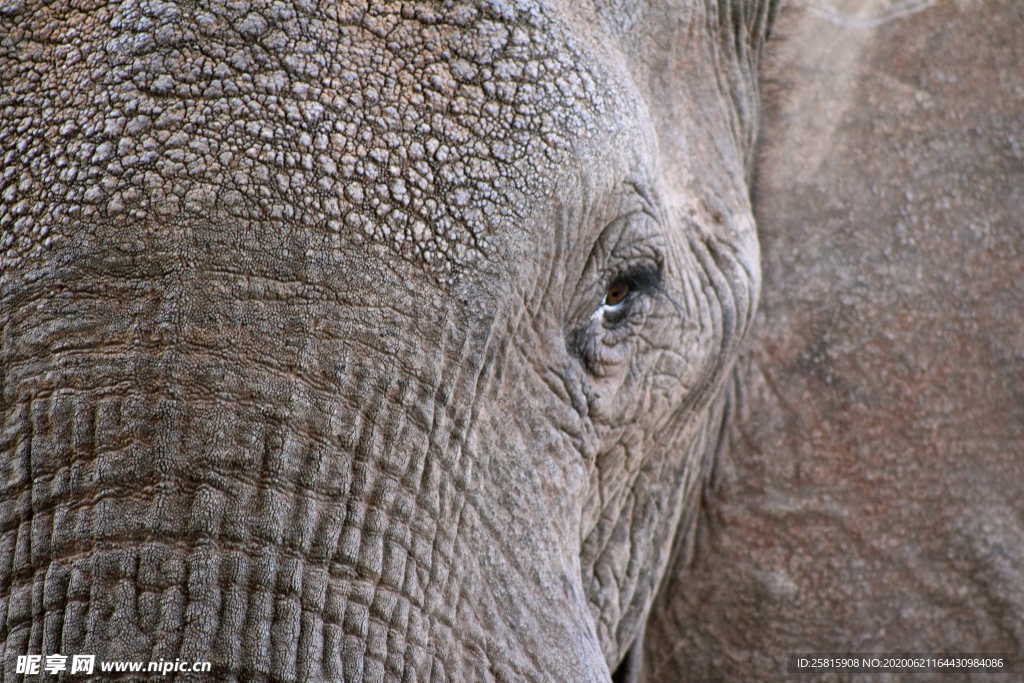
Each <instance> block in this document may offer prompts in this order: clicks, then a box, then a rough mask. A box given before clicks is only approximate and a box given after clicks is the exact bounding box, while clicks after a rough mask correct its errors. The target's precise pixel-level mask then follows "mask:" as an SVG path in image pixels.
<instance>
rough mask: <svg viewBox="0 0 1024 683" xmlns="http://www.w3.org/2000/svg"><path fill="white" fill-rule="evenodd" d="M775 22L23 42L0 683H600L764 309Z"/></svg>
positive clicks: (200, 31)
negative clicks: (113, 678)
mask: <svg viewBox="0 0 1024 683" xmlns="http://www.w3.org/2000/svg"><path fill="white" fill-rule="evenodd" d="M774 10H775V3H774V2H771V1H769V0H758V1H756V2H749V1H747V0H743V1H742V2H741V1H739V0H729V1H727V2H722V1H719V0H716V1H714V2H712V1H710V0H707V1H705V0H701V1H699V2H690V1H688V2H661V1H652V2H649V3H643V4H641V3H625V4H620V3H614V2H608V3H606V2H597V3H594V4H593V6H588V7H581V6H579V5H578V4H576V3H571V2H534V1H526V2H521V3H509V2H504V1H503V0H493V1H491V0H487V1H483V2H467V3H457V2H442V3H438V2H380V3H377V2H374V3H365V2H331V3H315V2H310V1H308V0H294V1H293V2H285V1H282V0H251V1H246V2H240V3H227V4H224V3H212V2H211V3H207V2H202V1H200V2H189V3H183V2H176V1H173V0H171V1H164V0H124V1H123V2H118V3H95V4H92V5H81V4H78V3H73V2H65V1H64V0H58V1H57V2H55V3H41V2H35V1H33V0H29V1H27V2H8V3H4V5H3V9H2V12H3V19H2V21H3V24H2V26H3V28H2V29H0V30H2V38H0V41H2V45H3V53H2V55H3V56H2V57H0V60H2V61H0V74H2V80H3V83H4V86H3V88H4V90H3V101H2V105H0V106H2V112H3V113H2V115H0V116H2V126H3V129H2V133H0V135H2V139H3V143H2V145H3V154H4V157H3V158H4V168H3V183H4V185H3V189H2V190H0V195H2V197H3V202H4V203H3V208H2V213H0V221H2V223H0V225H2V229H3V235H4V236H3V262H2V264H3V265H2V268H3V283H2V290H0V302H2V304H0V305H2V310H3V313H4V322H3V339H4V343H3V360H2V365H3V382H2V386H3V415H4V417H3V420H4V428H3V429H4V431H3V434H4V440H3V444H4V446H3V448H4V453H5V457H4V460H3V475H2V480H3V485H4V489H3V494H2V500H3V521H2V529H3V531H2V533H3V537H2V538H3V540H2V542H0V557H2V558H4V560H3V563H2V564H0V566H2V570H0V587H2V588H0V592H2V596H3V613H4V626H3V642H4V655H3V661H4V674H5V677H6V676H10V677H13V676H15V675H17V673H18V658H19V657H28V656H30V655H32V656H44V657H49V656H50V655H52V654H57V655H61V656H74V655H76V654H84V655H86V656H89V655H91V656H93V657H94V658H95V660H94V666H95V667H98V668H96V669H95V670H94V674H95V675H103V674H104V673H105V674H107V675H110V674H111V669H109V668H99V667H101V666H112V665H111V662H126V661H135V660H138V661H140V662H146V663H147V664H146V666H147V667H148V662H156V663H158V664H161V665H162V663H165V662H172V663H173V664H174V665H175V666H177V665H179V664H182V666H181V668H178V669H174V672H175V674H179V673H180V674H181V675H183V676H190V675H191V676H194V677H196V678H198V679H202V678H203V677H204V676H212V677H213V678H214V679H216V680H279V681H292V680H334V681H337V680H342V681H360V680H366V681H380V680H454V681H463V680H466V681H468V680H561V681H600V680H609V679H610V677H611V675H612V672H613V671H615V670H617V669H618V668H619V664H620V662H621V661H623V659H625V655H626V652H627V651H628V650H629V649H630V648H631V647H632V646H633V644H634V643H635V642H637V641H638V638H639V636H640V633H641V631H642V627H643V625H644V623H645V617H646V615H647V613H648V612H649V610H650V605H651V604H652V602H653V600H654V596H655V594H656V591H657V587H658V586H659V585H660V582H661V579H662V577H663V576H664V574H665V572H666V568H667V567H668V565H669V560H670V558H671V556H672V552H671V550H672V546H673V539H674V538H675V537H676V535H677V533H676V532H677V530H678V529H680V528H683V527H686V526H688V525H690V524H691V523H692V520H693V519H694V515H693V512H694V510H695V504H694V502H695V501H697V500H698V495H697V492H698V491H699V488H700V487H701V486H702V485H703V482H704V479H705V476H706V474H707V472H708V471H709V467H708V458H709V454H711V453H712V452H713V450H712V444H713V442H714V441H715V439H716V438H717V435H718V434H719V433H720V432H721V424H722V420H723V418H724V416H725V415H726V414H727V412H728V411H727V408H726V407H725V406H724V403H725V401H724V399H723V396H724V391H723V387H724V386H725V384H726V382H727V378H728V376H729V374H730V372H731V369H732V367H733V364H734V362H735V359H736V356H737V350H738V348H739V346H740V344H741V342H742V340H743V339H744V337H745V333H746V330H747V329H748V327H749V325H750V321H751V319H752V316H753V313H754V310H755V302H756V300H757V297H758V290H759V278H760V275H759V267H758V246H757V238H756V233H755V227H754V221H753V216H752V209H751V204H750V199H749V189H748V178H749V175H750V172H751V170H750V169H751V161H752V159H753V150H754V141H755V139H756V129H757V120H758V116H757V111H758V87H757V79H758V63H759V55H760V53H761V49H762V47H763V45H764V44H765V39H766V37H767V35H768V32H769V28H770V24H771V18H772V15H773V12H774ZM22 663H23V665H24V666H23V669H26V670H28V671H31V668H30V665H29V663H28V662H27V660H22ZM190 663H194V664H195V666H193V664H190ZM205 663H209V665H210V667H211V671H210V672H209V673H207V672H205V671H203V670H202V669H203V666H204V665H205ZM185 664H187V665H188V666H187V667H186V666H185ZM55 666H56V665H55ZM145 671H146V672H149V671H150V670H149V669H148V668H147V669H146V670H145ZM114 673H116V672H114ZM67 675H70V674H67Z"/></svg>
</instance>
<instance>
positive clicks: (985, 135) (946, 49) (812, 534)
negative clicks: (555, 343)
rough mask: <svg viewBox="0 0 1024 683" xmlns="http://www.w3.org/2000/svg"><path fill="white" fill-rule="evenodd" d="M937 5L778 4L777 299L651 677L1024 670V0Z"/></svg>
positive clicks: (765, 312)
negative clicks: (831, 657)
mask: <svg viewBox="0 0 1024 683" xmlns="http://www.w3.org/2000/svg"><path fill="white" fill-rule="evenodd" d="M816 4H817V5H819V6H821V5H823V4H825V3H816ZM831 4H833V5H834V6H837V7H838V6H840V5H841V4H842V3H838V2H837V3H831ZM845 4H846V5H847V6H850V7H854V5H855V3H845ZM897 4H898V3H893V2H888V3H884V2H875V3H860V5H858V6H857V7H859V8H869V9H870V8H871V7H872V6H873V7H874V8H875V9H877V10H879V12H878V15H880V16H881V17H882V18H883V19H885V18H886V14H887V13H886V12H885V10H887V9H889V10H891V9H893V8H895V7H896V5H897ZM901 4H902V5H904V6H907V5H910V4H912V3H901ZM918 5H920V3H918ZM886 6H888V7H886ZM857 7H854V9H856V8H857ZM919 9H921V11H919V12H917V13H915V14H903V15H898V16H897V15H894V14H893V13H891V12H889V13H888V19H887V20H885V21H881V22H878V23H876V24H875V25H871V22H869V21H867V19H870V18H871V16H872V15H869V14H864V13H863V12H861V13H857V12H853V13H851V15H847V16H846V17H845V19H846V20H845V21H843V20H842V19H844V17H843V16H841V15H836V14H832V15H824V16H823V15H822V14H821V13H820V12H814V11H810V10H808V9H807V8H806V7H791V8H788V9H787V8H784V9H783V10H782V11H781V12H780V14H779V17H778V20H777V23H776V26H775V30H774V35H775V36H776V38H775V39H773V43H774V44H770V45H769V46H768V48H767V50H766V60H765V63H764V71H765V79H766V86H765V88H764V91H765V95H764V97H763V100H764V105H763V110H762V111H763V116H762V126H761V136H762V137H761V143H762V144H761V154H760V157H759V162H758V165H757V184H756V191H755V193H754V194H755V213H756V215H757V218H758V231H759V236H760V239H761V245H762V259H763V266H762V267H763V273H764V276H763V277H764V281H763V285H762V288H763V289H762V291H763V296H762V301H761V306H760V310H759V312H758V320H757V322H756V323H755V331H754V332H753V333H752V335H751V340H750V347H749V349H750V350H749V352H748V353H746V354H745V355H744V358H743V359H742V361H741V362H740V363H739V364H738V373H737V375H738V376H737V387H738V388H737V392H736V395H737V396H738V399H739V400H738V401H737V404H736V418H735V419H734V420H733V421H732V423H731V424H732V426H731V428H730V430H729V438H728V439H726V441H725V443H724V444H723V447H722V450H721V454H720V460H719V462H718V465H717V468H718V469H717V472H718V473H719V474H720V475H721V476H717V477H716V485H715V486H714V487H712V488H711V489H709V491H708V493H707V495H706V497H705V505H704V512H705V513H706V515H705V517H704V518H703V519H704V521H705V523H703V524H701V525H700V529H701V531H700V533H699V540H698V541H697V543H696V544H695V549H694V551H693V552H691V553H690V554H689V555H688V556H687V557H686V558H682V559H681V560H680V562H679V566H678V567H676V568H675V569H674V570H673V571H672V572H671V578H670V579H669V580H668V581H666V584H665V586H664V588H663V590H662V599H661V600H660V601H659V603H658V606H657V607H656V609H655V611H654V614H653V615H652V617H651V620H650V625H649V627H648V631H647V637H646V645H647V647H646V654H647V657H646V664H647V667H646V669H647V672H648V674H650V677H651V678H652V679H654V680H678V678H677V677H676V676H677V674H678V672H680V671H685V672H688V674H689V676H691V677H692V680H736V681H746V680H780V679H782V678H784V677H785V672H786V655H787V654H795V653H806V652H819V653H823V652H875V653H898V652H914V653H943V652H947V653H950V652H951V653H956V652H967V653H981V652H988V653H1002V654H1007V655H1011V656H1012V657H1013V658H1014V659H1016V660H1017V664H1016V665H1015V668H1014V673H1013V674H1010V675H1005V676H991V675H988V676H985V675H976V676H974V677H973V678H972V677H971V676H969V675H967V674H948V673H947V674H935V675H921V674H915V675H914V676H913V680H915V681H927V680H941V681H950V680H995V679H1006V680H1019V679H1020V676H1021V675H1024V674H1022V673H1021V672H1022V671H1024V668H1022V667H1024V619H1022V615H1024V277H1022V272H1024V268H1022V263H1024V223H1022V219H1021V209H1022V207H1024V69H1022V68H1021V64H1024V5H1022V4H1021V3H1019V2H1017V1H1016V0H999V1H993V2H983V3H981V2H977V3H975V2H958V3H952V2H949V3H936V4H935V6H931V7H924V8H919ZM793 680H801V681H803V680H828V681H844V680H856V681H860V680H880V681H881V680H884V681H902V680H908V679H907V677H906V676H905V675H888V676H875V677H864V676H856V677H854V676H842V675H838V674H832V675H823V676H809V677H808V676H799V677H796V676H794V677H793Z"/></svg>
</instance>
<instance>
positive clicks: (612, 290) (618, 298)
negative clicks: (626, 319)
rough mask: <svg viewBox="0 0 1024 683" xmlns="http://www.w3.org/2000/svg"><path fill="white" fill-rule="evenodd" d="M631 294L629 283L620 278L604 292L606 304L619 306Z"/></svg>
mask: <svg viewBox="0 0 1024 683" xmlns="http://www.w3.org/2000/svg"><path fill="white" fill-rule="evenodd" d="M627 296H629V283H628V282H623V281H622V280H619V281H617V282H613V283H612V284H611V286H610V287H608V291H607V292H605V294H604V305H605V306H617V305H618V304H621V303H622V302H623V301H624V300H625V299H626V297H627Z"/></svg>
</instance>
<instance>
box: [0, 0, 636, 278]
mask: <svg viewBox="0 0 1024 683" xmlns="http://www.w3.org/2000/svg"><path fill="white" fill-rule="evenodd" d="M58 5H59V3H58ZM64 12H65V13H64V15H63V16H62V17H61V20H60V21H54V17H55V16H56V15H59V14H60V13H61V10H60V8H59V7H55V6H51V7H48V8H46V10H45V11H44V10H41V9H32V8H31V7H30V8H28V9H24V8H23V9H22V10H21V14H20V15H15V16H13V17H12V16H9V17H7V18H6V19H5V21H7V22H11V21H13V22H14V27H13V28H12V30H11V37H12V40H11V41H10V43H9V44H13V45H16V46H17V51H16V52H17V54H15V55H13V58H12V54H11V53H8V54H7V55H0V59H2V60H3V71H4V73H5V74H12V75H13V76H14V80H15V82H16V86H15V88H14V91H15V92H16V94H15V95H14V96H13V97H8V98H6V101H4V102H3V103H2V104H3V108H4V111H3V121H4V122H5V123H4V127H5V128H11V127H15V128H17V129H18V130H21V131H24V130H34V131H45V133H46V134H45V135H38V136H36V135H33V134H23V135H15V136H7V137H6V140H7V141H8V142H5V143H4V146H5V147H9V146H10V145H12V144H18V145H20V148H19V152H20V153H19V154H18V155H17V156H16V158H14V157H12V162H13V164H14V165H19V166H21V167H22V170H23V171H27V172H23V173H22V174H21V175H20V176H19V183H18V185H17V187H13V186H12V187H13V189H11V190H10V191H11V192H13V193H14V194H15V195H18V196H12V197H4V199H5V200H9V201H5V202H4V204H3V208H2V211H3V212H4V213H3V214H2V215H3V218H4V219H6V220H7V221H8V222H10V223H12V224H13V234H14V236H15V237H14V241H15V242H16V243H15V244H12V245H10V249H9V251H8V255H7V256H8V258H16V257H17V255H18V254H19V253H23V252H25V251H26V250H31V249H32V248H33V247H34V246H39V245H40V244H42V243H43V242H45V238H46V237H47V235H45V234H42V233H41V231H45V228H41V227H40V226H42V225H53V224H60V223H65V222H67V220H68V218H74V219H76V220H81V219H86V220H87V221H88V219H90V218H92V219H94V220H96V221H98V222H101V223H111V222H116V223H118V224H121V225H125V224H129V223H131V221H132V219H136V220H138V221H140V222H146V223H148V224H152V223H153V221H154V217H161V216H162V217H164V218H163V219H161V220H159V221H158V222H160V224H161V225H162V226H165V227H163V228H161V229H168V230H170V229H172V228H170V227H167V226H170V225H175V224H178V225H180V224H182V223H183V222H180V221H175V220H172V219H173V218H174V217H180V216H182V215H185V216H192V217H202V216H208V215H210V214H211V212H216V213H217V214H218V215H227V216H230V217H233V218H236V219H239V220H241V221H249V222H255V221H265V220H267V219H268V218H272V219H275V220H284V221H285V224H289V225H297V226H302V227H303V228H304V229H313V230H316V229H320V230H324V231H327V232H329V233H333V234H334V235H336V236H337V239H338V243H339V244H352V243H359V242H363V241H366V242H371V243H378V244H382V245H385V246H386V247H388V248H390V249H392V250H395V251H397V252H398V253H399V254H400V255H401V256H402V257H404V258H406V259H407V260H409V261H412V262H414V263H417V264H419V265H421V266H424V267H426V268H427V269H428V270H430V271H432V272H433V273H434V274H436V275H439V276H441V277H442V278H446V277H451V276H453V275H454V274H456V273H457V272H458V271H459V270H460V269H461V268H463V267H464V266H465V265H467V264H468V263H470V262H471V261H473V260H474V259H475V258H476V257H477V256H479V255H481V254H483V253H485V252H487V251H488V248H489V245H491V242H492V239H493V237H494V233H495V230H496V229H497V226H500V225H502V224H512V223H518V222H521V221H522V220H523V218H524V217H525V216H526V214H528V213H529V212H530V211H531V210H532V207H534V206H535V205H536V200H537V199H538V197H539V196H540V195H541V194H543V193H547V192H550V191H551V180H552V177H553V176H555V175H557V172H558V169H559V168H564V167H565V163H566V159H567V158H569V157H570V156H571V155H574V154H576V155H577V156H578V149H579V148H578V145H579V144H580V143H581V140H584V139H586V138H588V137H594V136H595V135H596V134H598V133H597V132H596V131H600V130H601V128H602V124H601V123H600V122H601V121H602V120H606V119H608V118H609V112H613V111H615V110H616V107H615V105H614V103H613V102H612V98H614V97H615V96H616V95H615V94H614V91H615V90H616V89H615V88H613V87H609V84H608V82H607V81H608V76H607V74H605V73H603V72H602V71H601V67H600V65H599V64H596V63H595V60H594V59H593V58H591V57H589V56H588V55H586V54H585V52H584V50H583V48H582V47H580V45H579V44H578V41H577V40H576V38H574V37H573V36H572V35H570V34H571V31H570V30H569V29H568V28H567V25H566V24H565V23H564V22H562V21H561V20H559V19H558V18H557V17H556V16H555V15H554V14H553V13H552V12H551V11H549V10H547V9H545V8H542V7H539V6H533V5H522V6H513V5H511V4H507V3H497V2H495V3H492V4H486V3H483V4H479V3H478V4H475V5H468V4H466V5H451V6H449V5H445V6H444V7H443V8H442V7H440V6H438V5H437V4H436V3H423V4H412V3H401V4H399V3H394V4H391V3H351V6H350V4H349V3H341V4H331V5H330V6H329V7H324V8H313V7H312V6H306V5H305V4H304V3H302V2H297V3H292V2H269V1H267V2H263V1H257V2H253V3H228V4H224V5H220V4H216V5H214V4H212V3H211V6H209V7H204V8H199V9H196V8H195V6H194V5H193V4H191V3H190V4H189V5H188V7H186V5H185V4H176V3H160V2H139V1H127V2H123V3H119V4H111V5H103V6H102V7H100V8H99V9H97V10H96V11H95V12H94V13H92V14H90V15H89V16H88V17H87V18H83V17H81V16H79V15H78V14H77V13H76V12H75V11H74V10H72V9H70V8H64ZM46 64H48V65H50V66H47V67H46V68H45V69H44V68H41V67H42V66H43V65H46ZM606 125H607V124H605V127H606ZM12 141H13V142H12ZM4 151H8V152H9V151H10V149H5V150H4ZM9 156H10V155H9ZM55 181H56V182H55ZM22 199H26V200H31V201H33V202H34V203H35V205H36V206H38V208H39V211H40V212H41V213H42V214H44V215H36V216H30V215H27V213H26V212H22V213H26V215H24V216H23V215H22V214H19V213H17V212H15V211H13V209H12V207H16V206H17V205H18V203H19V201H20V200H22ZM45 214H49V215H45ZM62 214H63V215H62ZM19 218H24V219H25V220H20V221H19ZM51 239H52V238H51Z"/></svg>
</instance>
